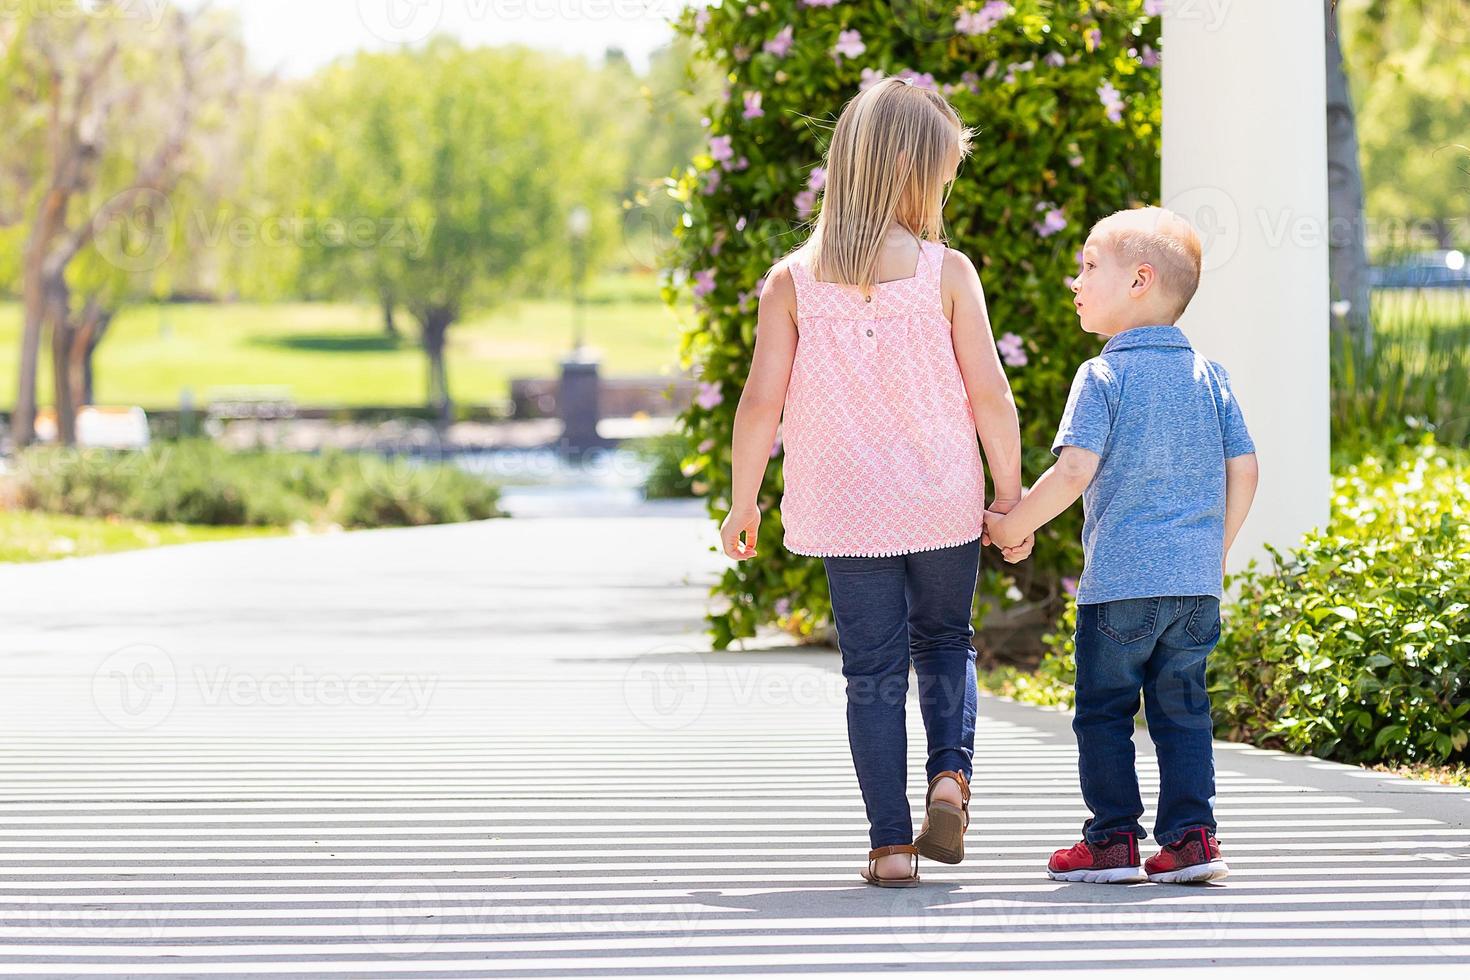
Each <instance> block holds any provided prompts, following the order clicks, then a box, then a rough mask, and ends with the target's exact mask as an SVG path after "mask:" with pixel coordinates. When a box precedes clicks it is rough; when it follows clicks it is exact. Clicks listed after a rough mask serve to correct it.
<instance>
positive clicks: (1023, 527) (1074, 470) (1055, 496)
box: [985, 446, 1102, 548]
mask: <svg viewBox="0 0 1470 980" xmlns="http://www.w3.org/2000/svg"><path fill="white" fill-rule="evenodd" d="M1101 462H1102V457H1100V456H1099V455H1098V454H1097V453H1095V452H1093V451H1092V450H1090V449H1083V448H1081V447H1080V446H1063V447H1062V453H1061V455H1060V456H1059V457H1058V458H1057V461H1056V463H1055V464H1054V465H1053V466H1052V468H1051V469H1049V470H1047V471H1046V472H1045V473H1043V474H1042V475H1041V479H1039V480H1037V481H1036V486H1034V487H1032V488H1031V492H1030V493H1028V494H1026V499H1025V500H1023V501H1021V502H1020V503H1019V504H1017V505H1016V506H1015V507H1013V508H1012V509H1011V510H1010V512H1009V513H1007V514H1006V515H1005V516H1003V517H1002V516H1000V515H999V514H998V513H992V514H988V515H986V518H985V527H986V531H987V533H989V535H990V540H992V541H994V542H995V543H996V544H998V545H1000V546H1001V547H1002V548H1013V547H1016V546H1017V545H1019V544H1021V543H1022V542H1023V541H1026V540H1027V539H1029V538H1031V537H1032V536H1034V535H1035V533H1036V531H1037V530H1038V529H1040V528H1042V527H1044V526H1046V525H1047V524H1048V523H1050V522H1051V521H1052V520H1054V519H1055V518H1056V517H1057V515H1058V514H1061V513H1062V512H1063V511H1065V510H1066V509H1067V508H1068V507H1071V506H1072V504H1074V503H1076V501H1077V498H1078V497H1080V496H1082V491H1084V490H1086V489H1087V485H1088V484H1089V483H1091V482H1092V478H1093V476H1094V475H1096V473H1097V468H1098V465H1099V464H1100V463H1101Z"/></svg>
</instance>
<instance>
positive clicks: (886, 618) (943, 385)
mask: <svg viewBox="0 0 1470 980" xmlns="http://www.w3.org/2000/svg"><path fill="white" fill-rule="evenodd" d="M972 136H973V130H971V129H969V128H968V127H966V126H964V125H963V124H962V122H961V121H960V118H959V116H958V115H957V114H956V113H955V111H954V109H953V108H951V107H950V105H949V103H948V102H946V101H945V99H944V98H942V97H941V96H940V95H939V94H937V93H935V92H932V91H929V90H927V89H923V88H919V87H915V86H913V85H912V84H909V83H907V82H905V81H904V80H902V79H898V78H889V79H885V80H883V81H880V82H878V83H877V84H875V85H873V86H871V87H870V88H868V89H867V90H866V91H863V92H861V93H860V94H858V95H857V96H855V97H854V98H853V99H852V100H851V101H849V102H848V103H847V105H846V106H845V107H844V108H843V110H842V113H841V115H840V116H839V117H838V120H837V126H836V129H835V131H834V132H833V135H832V141H831V144H830V146H829V147H828V150H827V155H826V160H825V164H826V184H825V187H824V189H823V200H822V204H821V210H820V214H819V216H818V218H817V220H816V226H815V228H814V229H813V231H812V234H811V237H810V238H809V239H808V240H807V241H806V242H805V243H804V244H803V245H802V246H801V247H799V248H797V249H795V250H794V251H793V252H792V253H790V254H789V255H787V256H786V257H784V258H783V259H781V260H780V261H779V262H777V263H776V264H775V266H773V267H772V269H771V271H770V273H769V274H768V275H767V276H766V280H765V286H764V288H763V289H762V290H761V296H760V311H759V315H758V322H757V327H756V342H755V353H754V356H753V363H752V364H751V370H750V376H749V378H748V379H747V381H746V383H745V388H744V391H743V393H742V394H741V397H740V404H739V407H738V408H737V410H736V413H735V431H734V439H733V446H732V450H733V461H732V468H733V473H732V477H733V489H732V497H731V504H732V506H731V510H730V513H729V515H728V516H727V517H726V518H725V521H724V523H723V524H722V526H721V528H720V536H721V538H722V542H723V546H724V551H725V554H726V555H728V556H729V557H731V558H733V559H735V560H737V561H746V560H749V559H751V558H754V557H755V556H756V549H755V543H756V538H757V536H758V533H759V530H760V520H761V515H760V510H759V507H758V504H757V497H758V494H759V491H760V484H761V479H762V477H763V476H764V473H765V468H766V464H767V461H768V460H769V459H770V456H771V446H772V445H773V444H774V440H775V436H776V428H777V425H778V423H781V422H782V420H783V417H782V413H783V409H784V427H783V429H782V432H783V441H784V444H785V458H784V461H783V477H784V486H785V489H784V492H783V495H782V498H781V521H782V525H783V527H784V537H783V544H784V545H785V547H786V548H787V550H788V551H791V552H793V553H795V554H801V555H814V556H820V557H821V558H822V561H823V564H824V566H825V571H826V577H827V584H828V587H829V591H830V592H831V597H832V614H833V619H834V620H835V625H836V629H837V639H838V647H839V648H840V650H841V653H842V673H843V676H844V677H846V678H847V731H848V743H849V746H850V748H851V750H852V757H853V767H854V769H855V770H856V771H857V779H858V785H859V786H860V787H861V789H862V794H863V803H864V806H865V808H866V810H867V817H868V825H869V831H868V838H869V841H868V842H869V844H870V846H871V848H872V849H871V850H870V851H869V852H868V864H867V867H866V868H865V869H864V870H863V872H862V876H863V878H864V879H865V880H867V881H868V882H870V883H871V884H875V885H880V886H885V887H904V886H911V885H916V884H918V882H919V875H918V855H920V854H922V855H924V856H925V857H929V858H932V859H933V860H937V861H943V862H945V863H948V864H958V863H959V862H960V861H961V859H962V858H963V857H964V831H965V828H966V827H967V826H968V824H969V798H970V790H969V779H970V774H971V759H972V756H973V754H974V740H975V712H976V692H975V649H974V647H973V645H972V644H971V637H972V636H973V634H974V630H973V628H972V626H971V620H970V613H971V605H972V602H973V598H974V593H975V584H976V580H977V577H978V574H979V555H980V546H981V544H982V539H983V537H984V524H983V521H984V510H985V496H984V495H985V475H984V470H983V469H982V465H981V460H980V452H979V449H978V447H977V445H976V438H975V437H976V434H977V433H978V435H979V437H980V442H982V443H983V444H984V447H985V455H986V457H988V459H989V462H990V470H991V475H992V476H993V478H994V480H995V483H996V495H995V499H994V500H993V501H992V502H991V504H990V509H991V510H993V511H997V512H1002V513H1003V512H1006V511H1008V510H1010V509H1011V507H1013V506H1014V505H1015V504H1016V503H1017V502H1018V501H1019V500H1020V497H1021V436H1020V429H1019V425H1018V423H1017V418H1016V405H1015V401H1014V399H1013V398H1012V397H1011V390H1010V385H1009V384H1008V383H1007V381H1006V377H1005V372H1004V370H1003V368H1002V367H1001V362H1000V357H999V354H998V352H997V350H996V346H995V342H994V340H993V339H992V334H991V329H990V323H989V318H988V316H987V313H986V308H985V297H984V294H983V292H982V291H981V287H980V278H979V275H978V274H977V273H976V271H975V267H974V266H973V265H972V264H971V263H970V261H969V259H967V258H966V257H965V256H964V255H962V254H961V253H959V252H957V251H954V250H953V249H949V248H946V247H945V246H944V245H943V244H941V242H942V240H943V239H942V236H943V230H944V229H943V218H942V215H941V212H942V210H943V207H944V201H945V198H946V196H947V193H948V190H949V188H950V186H951V185H952V184H953V182H954V180H955V178H956V177H957V175H958V171H959V167H960V164H961V162H962V161H963V160H964V158H965V157H966V156H967V155H968V154H969V152H970V140H971V138H972ZM742 534H743V535H744V540H743V541H742V540H741V535H742ZM1030 550H1031V541H1030V540H1028V541H1026V542H1025V543H1024V544H1022V545H1021V546H1020V547H1017V548H1013V549H1011V550H1009V551H1007V552H1006V553H1005V555H1006V559H1007V560H1008V561H1020V560H1021V559H1023V558H1025V557H1026V556H1027V555H1028V554H1030ZM910 661H912V663H913V666H914V668H915V671H916V673H917V676H918V681H919V710H920V712H921V713H922V715H923V719H924V729H925V731H926V733H927V740H928V761H927V764H926V771H927V775H928V778H929V789H928V792H927V793H926V795H925V800H924V808H925V819H924V825H923V827H922V829H921V832H920V834H919V837H918V839H917V840H915V839H914V837H913V824H912V821H911V818H910V813H909V805H908V798H907V795H906V791H905V785H906V782H907V767H906V762H907V749H906V737H905V732H906V729H905V724H904V704H905V700H906V697H907V693H908V674H909V665H910Z"/></svg>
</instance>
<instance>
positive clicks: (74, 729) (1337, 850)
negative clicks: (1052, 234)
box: [0, 516, 1470, 978]
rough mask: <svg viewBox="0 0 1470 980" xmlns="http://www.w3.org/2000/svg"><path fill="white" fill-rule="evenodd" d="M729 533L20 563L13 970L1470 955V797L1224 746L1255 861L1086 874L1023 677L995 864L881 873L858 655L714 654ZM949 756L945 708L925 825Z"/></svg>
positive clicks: (976, 856)
mask: <svg viewBox="0 0 1470 980" xmlns="http://www.w3.org/2000/svg"><path fill="white" fill-rule="evenodd" d="M713 541H714V528H713V526H712V525H711V524H710V523H708V522H706V521H705V520H704V519H702V518H700V517H688V516H673V517H662V516H661V517H648V518H628V519H602V520H575V519H522V520H511V521H498V522H489V523H485V524H478V525H468V526H459V527H444V528H433V529H425V530H413V531H385V532H371V533H359V534H351V535H340V536H335V537H323V538H308V539H296V540H266V541H246V542H232V543H228V544H217V545H198V546H189V547H183V548H173V549H163V550H157V551H152V552H143V553H134V554H128V555H120V556H112V557H107V558H98V559H85V560H75V561H65V562H57V563H54V564H47V565H40V566H9V567H0V596H3V597H4V598H3V601H4V612H5V626H6V629H5V633H4V640H3V648H0V976H5V977H21V976H32V975H35V976H136V977H151V976H191V977H204V976H209V977H217V976H244V975H251V976H353V977H413V978H423V977H461V976H495V977H591V976H598V977H608V976H625V977H626V976H681V975H691V976H692V975H698V976H702V977H710V976H735V975H748V974H755V973H759V974H762V975H766V976H782V975H794V974H798V973H800V974H811V973H825V974H829V975H834V976H849V975H854V974H872V973H883V974H887V975H892V974H893V973H895V972H902V973H903V975H905V976H909V975H930V974H932V975H935V976H939V975H945V976H954V975H957V974H960V973H961V972H964V971H972V970H985V971H986V972H987V973H1003V972H1009V971H1012V970H1014V971H1019V972H1024V973H1025V974H1026V975H1027V976H1029V977H1037V976H1047V975H1051V974H1053V973H1055V974H1058V975H1066V976H1071V977H1076V976H1079V975H1082V974H1083V973H1084V971H1090V970H1102V969H1103V968H1108V969H1111V970H1119V971H1121V970H1127V971H1129V972H1133V973H1136V972H1137V971H1138V970H1139V969H1140V968H1155V969H1165V968H1178V967H1188V968H1194V969H1212V975H1222V972H1223V973H1226V974H1228V973H1235V972H1240V971H1249V972H1251V973H1253V974H1256V975H1259V976H1263V977H1264V976H1267V975H1271V976H1274V975H1277V974H1279V973H1281V972H1282V970H1283V968H1288V967H1289V968H1290V970H1291V972H1290V973H1289V974H1286V975H1289V976H1319V975H1320V976H1332V977H1343V976H1359V975H1361V976H1374V977H1377V976H1381V975H1383V974H1384V973H1385V972H1386V971H1388V970H1390V969H1392V968H1393V966H1394V965H1403V966H1407V967H1411V968H1412V969H1413V970H1415V971H1416V975H1417V974H1423V975H1442V976H1460V977H1463V976H1465V975H1466V972H1465V971H1466V970H1467V968H1470V794H1467V793H1465V792H1462V791H1458V790H1451V789H1444V788H1439V787H1433V786H1429V785H1424V784H1419V783H1411V782H1408V781H1405V780H1400V779H1396V778H1390V777H1384V776H1380V775H1376V774H1372V773H1365V772H1362V771H1360V770H1356V769H1353V768H1349V767H1344V766H1338V765H1333V764H1328V763H1322V762H1317V761H1314V760H1308V759H1301V758H1297V757H1291V756H1285V755H1281V754H1276V753H1268V752H1260V751H1256V750H1253V749H1250V748H1245V747H1241V746H1235V745H1227V744H1221V745H1220V747H1219V760H1218V766H1219V771H1220V797H1219V815H1220V819H1221V839H1222V841H1223V842H1224V846H1225V848H1226V852H1227V854H1228V856H1229V858H1230V861H1231V864H1232V866H1233V867H1234V868H1235V869H1236V873H1235V874H1234V875H1233V876H1232V877H1231V878H1230V879H1229V880H1228V881H1226V882H1224V883H1222V884H1220V885H1218V886H1206V887H1195V888H1189V887H1185V886H1162V885H1137V886H1128V887H1116V886H1113V887H1108V886H1096V885H1082V884H1059V883H1056V882H1052V881H1049V880H1048V879H1046V878H1045V877H1044V875H1043V874H1042V871H1041V867H1042V862H1043V861H1044V859H1045V857H1046V855H1047V854H1048V853H1049V852H1050V851H1051V849H1052V848H1054V847H1056V846H1061V845H1065V844H1070V843H1071V842H1072V841H1073V840H1074V839H1075V836H1076V833H1077V829H1078V825H1079V823H1080V821H1081V819H1082V817H1083V815H1084V811H1083V809H1082V806H1081V801H1080V799H1079V798H1078V794H1077V787H1076V772H1075V754H1074V751H1073V747H1072V741H1071V733H1070V730H1069V728H1068V718H1067V717H1066V716H1065V715H1061V714H1056V713H1051V712H1044V711H1038V710H1034V709H1031V708H1027V707H1024V706H1020V705H1015V704H1010V703H1006V702H1001V701H997V700H994V699H985V700H983V701H982V703H981V716H982V724H981V727H980V730H979V732H978V735H977V740H976V761H975V779H974V798H973V802H972V811H973V814H974V820H975V822H974V824H973V825H972V828H971V833H970V835H969V838H968V845H969V854H968V857H967V858H966V860H965V862H964V864H962V865H960V866H957V867H950V866H946V865H939V864H934V863H931V862H924V863H923V865H922V866H921V873H922V874H923V877H924V883H923V885H922V886H921V887H919V888H916V889H908V890H880V889H875V888H871V887H868V886H866V885H864V884H863V883H862V882H861V881H860V880H859V879H858V877H857V872H858V868H859V866H860V865H861V864H862V859H863V857H864V854H865V851H866V847H867V844H866V829H865V824H864V821H863V811H862V804H861V799H860V796H859V794H858V788H857V784H856V780H855V778H854V776H853V772H852V765H851V761H850V759H849V757H848V755H847V739H846V733H845V729H844V725H843V686H842V678H841V675H840V673H839V672H838V658H837V655H836V654H835V653H834V652H832V651H823V650H816V651H811V650H807V651H798V650H794V649H791V648H789V647H784V646H782V645H780V644H779V643H771V644H769V645H767V646H766V647H765V648H764V649H755V650H750V651H746V652H741V653H722V654H711V653H708V652H707V644H705V643H704V641H703V640H702V637H701V634H700V619H701V615H702V612H703V610H704V608H705V604H706V603H707V602H708V601H709V599H708V596H707V591H708V586H709V584H710V583H711V582H712V581H713V580H714V578H715V576H716V575H717V574H718V571H719V569H720V568H721V567H722V565H723V562H724V560H723V559H722V558H720V557H719V556H717V555H715V554H713V553H711V552H710V551H708V550H707V549H708V547H709V546H710V545H711V544H712V543H713ZM1146 743H1147V740H1146V739H1145V740H1144V745H1142V746H1141V747H1140V748H1141V750H1142V751H1141V755H1142V757H1143V762H1142V768H1143V771H1144V775H1145V781H1146V783H1147V784H1148V786H1149V787H1150V788H1151V787H1152V786H1153V785H1154V784H1155V782H1156V780H1155V779H1154V775H1153V771H1152V770H1153V764H1152V761H1151V759H1150V758H1149V757H1148V756H1147V745H1146ZM922 746H923V740H922V733H921V730H920V728H919V727H918V713H917V711H916V710H911V711H910V737H909V749H910V770H909V771H910V777H909V782H910V797H911V802H912V803H913V805H914V806H915V808H916V812H915V822H916V824H917V822H918V820H919V818H920V816H921V814H920V813H919V812H918V807H919V805H920V804H921V803H922V800H923V764H922V754H921V752H922Z"/></svg>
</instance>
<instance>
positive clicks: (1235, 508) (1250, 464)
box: [1225, 453, 1261, 557]
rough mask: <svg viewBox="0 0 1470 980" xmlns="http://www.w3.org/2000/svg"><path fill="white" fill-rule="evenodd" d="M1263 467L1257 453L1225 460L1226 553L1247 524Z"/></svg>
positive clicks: (1228, 552) (1227, 554)
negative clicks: (1247, 517) (1257, 458)
mask: <svg viewBox="0 0 1470 980" xmlns="http://www.w3.org/2000/svg"><path fill="white" fill-rule="evenodd" d="M1260 477H1261V468H1260V464H1259V463H1258V462H1257V461H1256V454H1255V453H1246V454H1244V455H1242V456H1234V457H1232V458H1230V459H1227V460H1226V461H1225V554H1226V556H1227V557H1228V556H1229V554H1230V546H1231V545H1233V544H1234V543H1235V536H1236V535H1237V534H1239V533H1240V528H1241V526H1242V525H1243V524H1245V518H1246V515H1247V514H1249V513H1250V510H1251V502H1252V501H1254V500H1255V499H1256V486H1257V484H1258V483H1259V482H1260Z"/></svg>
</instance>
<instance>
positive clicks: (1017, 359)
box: [995, 333, 1027, 367]
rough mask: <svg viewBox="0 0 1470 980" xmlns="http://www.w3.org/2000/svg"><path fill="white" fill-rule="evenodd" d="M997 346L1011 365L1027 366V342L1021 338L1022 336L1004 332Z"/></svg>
mask: <svg viewBox="0 0 1470 980" xmlns="http://www.w3.org/2000/svg"><path fill="white" fill-rule="evenodd" d="M995 346H996V349H997V350H999V351H1000V356H1001V358H1002V360H1004V361H1005V362H1006V364H1008V365H1010V366H1011V367H1025V366H1026V360H1027V358H1026V347H1025V342H1024V341H1023V340H1021V338H1020V337H1018V336H1016V335H1015V334H1013V333H1007V334H1003V335H1002V336H1001V338H1000V339H999V340H997V341H996V342H995Z"/></svg>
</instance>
